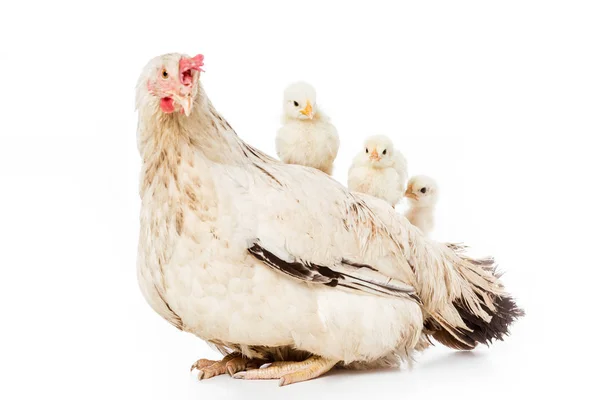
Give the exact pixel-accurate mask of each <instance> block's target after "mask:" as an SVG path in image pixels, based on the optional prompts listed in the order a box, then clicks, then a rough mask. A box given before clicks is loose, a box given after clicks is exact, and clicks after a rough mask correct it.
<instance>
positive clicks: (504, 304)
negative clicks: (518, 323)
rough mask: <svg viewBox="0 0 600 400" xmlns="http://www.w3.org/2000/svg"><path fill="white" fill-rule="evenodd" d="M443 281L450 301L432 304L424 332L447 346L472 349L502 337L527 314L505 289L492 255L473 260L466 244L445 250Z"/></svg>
mask: <svg viewBox="0 0 600 400" xmlns="http://www.w3.org/2000/svg"><path fill="white" fill-rule="evenodd" d="M443 252H444V262H443V263H442V264H443V265H445V266H446V267H445V268H441V269H438V272H443V273H444V281H445V283H446V286H447V293H448V294H449V295H450V301H446V302H445V304H444V303H438V304H431V307H430V310H429V312H430V315H431V317H430V318H429V319H427V321H426V322H425V332H426V333H427V334H428V335H431V336H432V337H433V338H434V339H436V340H437V341H438V342H440V343H442V344H443V345H445V346H448V347H451V348H454V349H459V350H471V349H474V348H475V347H476V346H477V345H478V344H485V345H489V344H490V343H491V342H492V341H493V340H503V339H504V337H506V336H507V335H508V334H509V327H510V325H512V323H513V322H514V321H515V320H516V319H517V318H519V317H522V316H524V315H525V313H524V312H523V310H522V309H520V308H519V307H518V306H517V304H516V303H515V301H514V300H513V298H512V297H511V296H510V295H509V294H507V293H506V292H505V291H504V287H503V286H502V284H501V283H500V280H499V278H500V276H501V274H500V273H498V272H497V269H496V264H495V262H494V260H493V259H492V258H483V259H473V258H470V257H468V256H466V255H465V254H464V252H465V247H464V246H462V245H456V244H450V245H446V248H445V249H443Z"/></svg>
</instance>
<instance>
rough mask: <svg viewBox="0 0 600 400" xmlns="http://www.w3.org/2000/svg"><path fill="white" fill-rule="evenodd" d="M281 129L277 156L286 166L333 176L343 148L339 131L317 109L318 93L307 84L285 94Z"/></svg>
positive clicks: (299, 85)
mask: <svg viewBox="0 0 600 400" xmlns="http://www.w3.org/2000/svg"><path fill="white" fill-rule="evenodd" d="M282 123H283V125H282V127H281V128H279V130H278V131H277V137H276V140H275V146H276V149H277V155H278V156H279V158H280V159H281V161H283V162H284V163H286V164H300V165H304V166H307V167H312V168H316V169H320V170H321V171H323V172H325V173H326V174H329V175H331V172H332V171H333V161H334V160H335V158H336V156H337V153H338V149H339V147H340V139H339V137H338V133H337V129H336V128H335V126H333V125H332V124H331V123H330V122H329V118H328V117H327V116H326V115H325V114H324V113H323V112H322V111H321V110H319V109H318V107H317V93H316V91H315V89H314V88H313V87H312V86H311V85H309V84H308V83H305V82H297V83H294V84H292V85H290V86H288V87H287V88H286V89H285V91H284V93H283V118H282Z"/></svg>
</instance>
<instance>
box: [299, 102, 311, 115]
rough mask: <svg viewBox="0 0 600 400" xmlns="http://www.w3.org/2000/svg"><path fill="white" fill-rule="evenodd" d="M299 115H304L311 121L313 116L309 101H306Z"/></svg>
mask: <svg viewBox="0 0 600 400" xmlns="http://www.w3.org/2000/svg"><path fill="white" fill-rule="evenodd" d="M300 113H301V114H304V115H306V116H307V117H308V118H310V119H313V116H314V115H313V109H312V105H311V104H310V101H308V100H306V107H304V110H301V111H300Z"/></svg>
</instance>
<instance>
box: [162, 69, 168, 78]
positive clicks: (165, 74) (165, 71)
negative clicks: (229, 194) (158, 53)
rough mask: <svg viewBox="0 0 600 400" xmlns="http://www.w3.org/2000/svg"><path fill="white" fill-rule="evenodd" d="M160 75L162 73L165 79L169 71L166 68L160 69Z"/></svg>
mask: <svg viewBox="0 0 600 400" xmlns="http://www.w3.org/2000/svg"><path fill="white" fill-rule="evenodd" d="M161 75H162V77H163V79H167V78H168V77H169V73H168V72H167V70H166V69H163V70H162V74H161Z"/></svg>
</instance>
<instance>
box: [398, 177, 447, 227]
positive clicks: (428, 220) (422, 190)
mask: <svg viewBox="0 0 600 400" xmlns="http://www.w3.org/2000/svg"><path fill="white" fill-rule="evenodd" d="M406 197H407V198H408V203H409V208H408V209H407V210H406V213H405V214H404V215H405V216H406V218H407V219H408V220H409V221H410V223H411V224H413V225H414V226H416V227H417V228H419V229H420V230H421V232H423V233H424V234H425V235H429V234H430V233H431V231H432V230H433V227H434V224H435V220H434V213H435V205H436V203H437V201H438V197H439V189H438V186H437V183H436V182H435V181H434V180H433V179H432V178H430V177H428V176H425V175H417V176H413V177H412V178H410V180H409V181H408V185H407V187H406Z"/></svg>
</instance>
